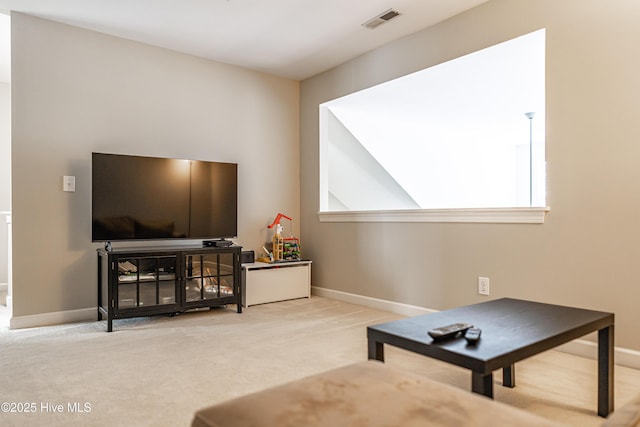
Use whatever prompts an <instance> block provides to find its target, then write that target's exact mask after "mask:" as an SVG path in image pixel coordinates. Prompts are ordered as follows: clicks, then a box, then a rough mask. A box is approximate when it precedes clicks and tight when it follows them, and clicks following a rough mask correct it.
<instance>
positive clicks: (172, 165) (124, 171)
mask: <svg viewBox="0 0 640 427" xmlns="http://www.w3.org/2000/svg"><path fill="white" fill-rule="evenodd" d="M91 178H92V180H91V189H92V193H91V217H92V218H91V219H92V221H91V224H92V230H91V237H92V241H94V242H113V241H125V240H165V239H222V238H230V237H236V236H237V235H238V216H237V211H238V207H237V206H238V197H237V194H238V165H237V164H236V163H221V162H208V161H196V160H182V159H166V158H159V157H143V156H129V155H120V154H105V153H92V160H91Z"/></svg>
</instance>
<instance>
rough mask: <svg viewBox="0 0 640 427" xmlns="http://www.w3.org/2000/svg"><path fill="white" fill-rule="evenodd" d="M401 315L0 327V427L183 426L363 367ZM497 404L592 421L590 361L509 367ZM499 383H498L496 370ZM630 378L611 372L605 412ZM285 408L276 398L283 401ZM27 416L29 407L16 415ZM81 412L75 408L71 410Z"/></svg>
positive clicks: (539, 361)
mask: <svg viewBox="0 0 640 427" xmlns="http://www.w3.org/2000/svg"><path fill="white" fill-rule="evenodd" d="M399 317H400V316H398V315H395V314H392V313H387V312H383V311H380V310H374V309H370V308H366V307H361V306H357V305H352V304H347V303H343V302H339V301H334V300H330V299H326V298H321V297H315V296H314V297H313V298H311V299H301V300H294V301H286V302H281V303H274V304H265V305H260V306H253V307H249V308H248V309H245V311H244V313H242V314H238V313H236V311H235V306H229V308H227V309H216V310H211V311H203V312H195V313H188V314H183V315H180V316H177V317H173V318H169V317H164V316H160V317H152V318H139V319H129V320H121V321H116V322H115V323H114V332H112V333H107V332H105V330H106V324H105V323H106V322H89V323H79V324H70V325H60V326H50V327H42V328H32V329H23V330H14V331H8V330H7V327H6V325H3V324H0V387H1V388H0V402H10V403H13V404H14V405H13V408H12V409H15V410H16V411H18V410H19V411H22V413H10V412H9V413H6V412H4V409H5V407H4V406H3V412H2V413H0V425H2V426H76V425H77V426H188V425H189V423H190V421H191V418H192V415H193V413H194V412H195V411H196V410H197V409H199V408H202V407H205V406H209V405H211V404H213V403H216V402H220V401H223V400H226V399H229V398H232V397H235V396H240V395H244V394H247V393H250V392H253V391H257V390H262V389H264V388H267V387H270V386H273V385H277V384H282V383H284V382H287V381H291V380H295V379H298V378H302V377H304V376H308V375H311V374H315V373H319V372H322V371H325V370H328V369H331V368H335V367H339V366H343V365H347V364H349V363H352V362H356V361H362V360H366V357H367V356H366V326H367V325H370V324H376V323H381V322H386V321H390V320H394V319H397V318H399ZM386 355H387V363H389V364H394V365H398V366H403V367H405V368H407V369H411V370H413V371H416V372H420V373H423V374H425V375H428V376H430V377H432V378H434V379H436V380H439V381H442V382H447V383H449V384H453V385H455V386H457V387H460V388H463V389H465V390H468V389H469V385H470V374H469V372H468V371H466V370H465V369H462V368H457V367H454V366H450V365H448V364H444V363H442V362H438V361H433V360H430V359H428V358H425V357H421V356H417V355H414V354H411V353H408V352H404V351H402V350H397V349H393V348H388V350H387V351H386ZM516 375H517V387H516V388H515V389H507V388H503V387H500V385H499V384H496V387H495V388H496V390H495V398H496V400H499V401H502V402H505V403H508V404H511V405H513V406H517V407H520V408H523V409H525V410H527V411H530V412H534V413H536V414H538V415H541V416H543V417H547V418H549V419H553V420H555V421H560V422H562V423H564V424H566V425H567V426H581V427H582V426H598V425H600V424H601V422H602V419H601V418H599V417H598V416H596V415H595V408H596V363H595V361H594V360H589V359H584V358H580V357H576V356H571V355H567V354H564V353H560V352H556V351H550V352H547V353H544V354H541V355H539V356H536V357H534V358H531V359H528V360H526V361H524V362H522V363H520V364H518V365H517V371H516ZM495 378H496V382H498V383H499V379H500V376H499V375H495ZM637 392H640V372H638V371H636V370H633V369H628V368H621V367H616V406H617V407H619V406H620V405H622V404H623V403H625V402H626V401H628V400H629V399H631V397H633V395H634V394H635V393H637ZM283 404H286V402H283ZM25 408H26V409H35V410H34V411H33V412H30V413H25V412H24V410H25ZM81 411H82V412H81Z"/></svg>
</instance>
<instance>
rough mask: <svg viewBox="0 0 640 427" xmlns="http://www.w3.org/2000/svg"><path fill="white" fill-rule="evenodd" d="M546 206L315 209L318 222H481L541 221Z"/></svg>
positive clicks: (514, 222) (524, 222) (532, 222)
mask: <svg viewBox="0 0 640 427" xmlns="http://www.w3.org/2000/svg"><path fill="white" fill-rule="evenodd" d="M549 210H550V209H549V207H525V208H485V209H408V210H396V211H335V212H318V217H319V218H320V222H482V223H503V224H504V223H506V224H543V223H544V218H545V215H546V213H547V212H549Z"/></svg>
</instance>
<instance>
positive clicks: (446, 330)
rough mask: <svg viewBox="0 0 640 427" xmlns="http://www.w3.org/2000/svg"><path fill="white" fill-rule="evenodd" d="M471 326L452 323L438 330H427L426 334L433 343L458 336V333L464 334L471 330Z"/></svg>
mask: <svg viewBox="0 0 640 427" xmlns="http://www.w3.org/2000/svg"><path fill="white" fill-rule="evenodd" d="M472 327H473V325H472V324H470V323H453V324H451V325H447V326H441V327H439V328H434V329H431V330H429V331H428V332H427V333H428V334H429V336H430V337H431V338H433V340H434V341H436V340H443V339H445V338H451V337H454V336H456V335H458V334H459V333H460V332H464V331H466V330H467V329H469V328H472Z"/></svg>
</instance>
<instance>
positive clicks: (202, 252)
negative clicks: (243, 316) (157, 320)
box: [97, 240, 242, 332]
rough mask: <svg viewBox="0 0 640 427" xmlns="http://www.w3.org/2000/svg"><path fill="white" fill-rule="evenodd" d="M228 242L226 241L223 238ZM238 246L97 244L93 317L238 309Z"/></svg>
mask: <svg viewBox="0 0 640 427" xmlns="http://www.w3.org/2000/svg"><path fill="white" fill-rule="evenodd" d="M227 242H230V240H227ZM241 249H242V248H241V247H240V246H236V245H233V246H229V247H201V246H195V245H194V246H158V247H145V248H112V250H111V251H108V252H107V251H106V250H104V249H98V250H97V252H98V320H102V319H103V317H106V320H107V331H108V332H111V331H112V330H113V320H117V319H125V318H129V317H139V316H151V315H157V314H168V315H175V314H178V313H182V312H185V311H188V310H192V309H199V308H214V307H224V306H226V305H227V304H235V305H236V309H237V312H238V313H242V288H241V286H240V284H241V273H240V253H241Z"/></svg>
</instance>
